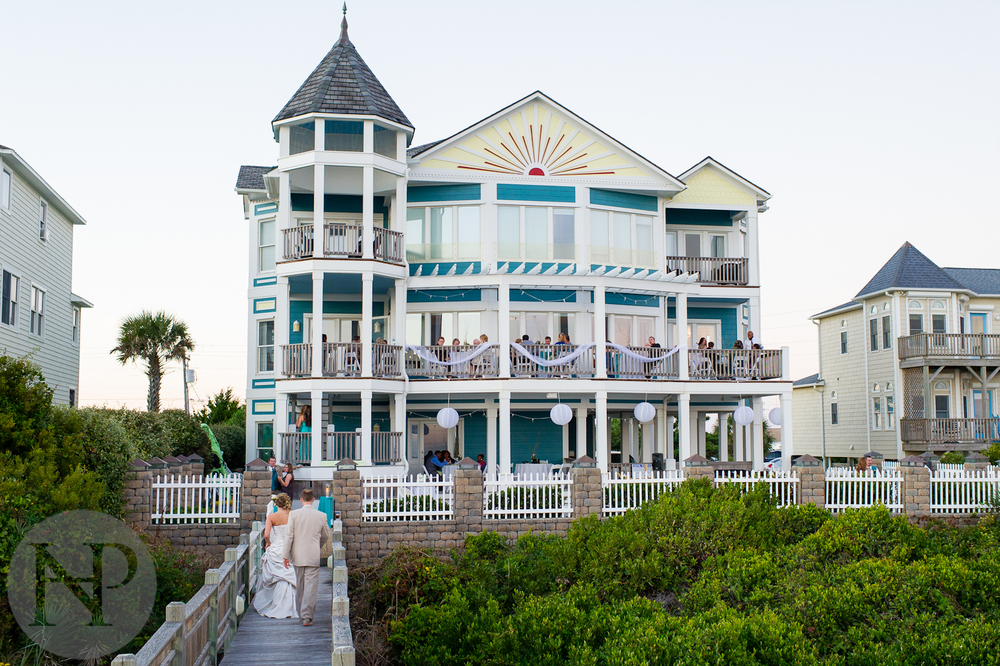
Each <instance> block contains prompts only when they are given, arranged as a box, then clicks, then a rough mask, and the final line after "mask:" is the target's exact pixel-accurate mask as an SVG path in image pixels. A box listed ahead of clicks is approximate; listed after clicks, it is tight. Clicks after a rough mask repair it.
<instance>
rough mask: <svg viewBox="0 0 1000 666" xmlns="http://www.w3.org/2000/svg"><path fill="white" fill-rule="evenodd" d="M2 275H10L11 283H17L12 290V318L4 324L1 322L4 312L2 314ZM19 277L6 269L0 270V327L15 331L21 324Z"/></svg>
mask: <svg viewBox="0 0 1000 666" xmlns="http://www.w3.org/2000/svg"><path fill="white" fill-rule="evenodd" d="M4 273H6V274H8V275H10V277H11V281H15V280H16V281H17V285H16V286H15V288H14V299H13V306H14V307H13V309H12V312H13V315H14V316H13V317H12V321H9V322H5V321H4V320H3V318H4V316H5V314H6V313H5V312H3V275H4ZM20 315H21V275H20V274H18V273H16V272H14V271H12V270H8V269H6V268H3V269H2V270H0V326H4V327H6V328H9V329H12V330H17V329H18V327H19V326H20V324H21V317H20Z"/></svg>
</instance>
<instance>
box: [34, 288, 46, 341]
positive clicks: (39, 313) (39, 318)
mask: <svg viewBox="0 0 1000 666" xmlns="http://www.w3.org/2000/svg"><path fill="white" fill-rule="evenodd" d="M31 332H32V333H33V334H34V335H42V334H43V333H44V332H45V292H44V291H42V290H41V289H39V288H38V287H32V288H31Z"/></svg>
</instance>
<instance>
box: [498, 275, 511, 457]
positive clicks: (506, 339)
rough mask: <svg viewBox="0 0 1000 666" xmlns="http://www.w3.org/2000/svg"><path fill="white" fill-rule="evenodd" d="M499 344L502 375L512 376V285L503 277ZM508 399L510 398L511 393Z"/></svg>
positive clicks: (500, 300) (500, 286)
mask: <svg viewBox="0 0 1000 666" xmlns="http://www.w3.org/2000/svg"><path fill="white" fill-rule="evenodd" d="M497 344H498V345H499V346H498V347H497V354H498V355H499V357H500V376H501V377H510V286H509V285H508V284H507V282H505V281H504V280H503V279H501V280H500V285H499V286H498V287H497ZM507 400H508V401H509V400H510V395H509V394H508V397H507ZM508 453H509V450H508ZM505 473H507V472H505Z"/></svg>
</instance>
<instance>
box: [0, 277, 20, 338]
mask: <svg viewBox="0 0 1000 666" xmlns="http://www.w3.org/2000/svg"><path fill="white" fill-rule="evenodd" d="M20 286H21V279H20V278H19V277H17V276H16V275H13V274H12V273H10V271H4V272H3V284H2V289H3V292H2V294H3V300H2V301H0V303H2V305H0V322H2V323H4V324H6V325H8V326H17V301H18V294H19V293H20V291H19V289H20Z"/></svg>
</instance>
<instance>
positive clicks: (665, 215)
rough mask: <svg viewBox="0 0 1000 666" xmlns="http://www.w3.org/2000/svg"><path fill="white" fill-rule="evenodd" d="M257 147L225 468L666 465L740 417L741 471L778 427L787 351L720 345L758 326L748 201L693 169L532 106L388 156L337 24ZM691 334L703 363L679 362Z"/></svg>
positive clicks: (753, 212)
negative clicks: (618, 434) (615, 437)
mask: <svg viewBox="0 0 1000 666" xmlns="http://www.w3.org/2000/svg"><path fill="white" fill-rule="evenodd" d="M427 103H428V104H437V103H438V102H434V101H432V100H431V99H430V98H428V100H427ZM272 131H273V133H274V136H275V139H276V141H277V143H278V163H277V166H243V167H241V169H240V172H239V177H238V179H237V185H236V191H237V192H238V193H239V194H240V195H241V196H242V199H243V207H244V214H245V216H246V219H247V220H248V222H249V224H250V230H251V231H250V238H251V243H250V249H249V273H248V322H249V326H248V339H247V342H248V347H249V354H248V359H247V361H248V367H247V370H248V382H247V402H248V407H249V409H248V415H247V435H248V439H247V441H248V450H247V455H248V458H254V457H257V456H261V457H265V458H266V457H267V455H268V454H269V453H270V452H271V450H272V447H273V451H274V453H275V454H276V455H277V457H278V458H279V459H281V460H286V461H291V462H294V463H300V464H303V465H306V466H307V468H306V469H303V470H300V471H299V472H296V477H297V478H302V479H323V478H330V475H331V469H330V468H329V467H327V466H328V465H331V464H332V463H334V462H335V461H337V460H339V459H341V458H344V457H347V458H353V459H355V460H357V461H358V462H359V463H360V464H361V465H362V466H363V467H364V468H365V469H370V468H371V467H372V466H382V467H389V468H392V469H391V470H390V469H384V470H383V471H385V472H386V473H389V472H390V471H394V472H395V473H399V472H400V471H406V470H410V471H413V472H418V471H422V465H423V458H424V455H425V452H427V451H430V450H437V449H444V448H447V449H449V450H451V451H452V453H458V454H459V455H460V456H470V457H472V458H475V457H476V456H477V455H478V454H483V455H484V456H485V458H486V461H487V463H488V465H489V467H490V470H491V472H493V473H495V472H497V471H499V472H501V473H507V472H510V471H512V468H513V467H514V466H515V465H517V464H519V463H522V462H524V461H527V460H529V459H531V458H538V459H540V460H547V461H549V462H551V463H560V462H562V461H563V460H564V459H566V458H570V457H572V456H573V455H574V454H575V455H577V456H582V455H584V454H585V453H586V454H589V455H590V456H592V457H594V458H595V459H596V461H597V464H598V466H599V467H601V468H602V469H607V468H608V466H609V465H611V464H614V463H617V462H619V461H623V462H626V463H627V462H628V460H629V457H630V456H631V457H632V458H633V459H635V460H637V461H640V460H641V461H646V462H649V461H652V460H653V455H654V454H660V455H662V456H663V457H664V459H665V460H666V465H668V466H669V465H671V464H674V461H676V460H678V459H680V460H683V459H686V458H688V457H689V456H691V455H693V454H695V453H699V452H702V453H703V452H704V446H705V443H704V442H705V432H704V430H705V419H704V418H700V417H701V416H703V415H705V414H707V413H711V414H721V415H723V417H725V416H726V415H728V414H729V413H732V412H733V411H734V410H736V409H737V407H739V406H740V405H741V404H743V403H745V404H746V405H747V406H748V407H750V408H751V409H752V410H753V412H754V414H755V419H754V422H753V424H752V425H750V426H747V427H746V428H744V427H738V428H737V429H736V430H737V432H736V435H735V440H736V441H734V442H724V444H723V449H722V455H723V456H726V457H729V458H730V459H735V460H747V461H750V460H752V461H753V463H754V465H755V466H757V467H760V466H762V464H763V446H764V444H763V431H762V428H763V413H762V409H763V398H764V397H765V396H771V395H774V396H780V397H781V400H782V405H783V406H784V407H785V411H786V413H788V412H789V411H790V405H791V381H790V379H791V378H790V377H789V376H788V372H787V367H788V354H787V350H780V349H764V350H749V349H748V350H740V349H732V347H733V345H734V343H735V342H736V341H737V340H746V337H747V332H748V331H749V330H754V331H758V332H759V322H760V310H759V298H760V288H759V279H758V275H759V263H758V233H759V232H758V215H759V214H760V213H761V212H762V211H764V210H766V208H767V206H766V205H765V202H766V201H767V200H768V199H769V198H770V194H768V193H767V192H766V191H765V190H763V189H762V188H760V187H758V186H757V185H755V184H753V183H752V182H750V181H749V180H747V179H745V178H743V177H742V176H740V175H739V174H737V173H735V172H734V171H732V170H730V169H729V168H727V167H725V166H724V165H722V164H720V163H719V162H718V161H716V160H714V159H712V158H711V157H706V158H705V159H704V160H702V161H701V162H699V163H698V164H696V165H695V166H693V167H691V168H690V169H688V170H687V171H685V172H684V173H682V174H680V175H679V176H676V177H675V176H672V175H671V174H670V173H668V172H667V171H665V170H664V169H662V168H661V167H659V166H657V165H656V164H654V163H653V162H651V161H649V160H648V159H646V158H645V157H643V156H642V155H640V154H639V153H637V152H635V151H633V150H632V149H630V148H629V147H627V146H624V145H622V144H621V143H620V142H618V141H617V140H615V139H614V138H613V137H611V136H610V135H608V134H606V133H604V132H603V131H602V130H600V129H598V128H596V127H594V126H593V125H591V124H590V123H588V122H587V121H586V120H584V119H583V118H581V117H580V116H578V115H576V114H575V113H574V112H572V111H570V110H569V109H566V108H565V107H563V106H561V105H560V104H559V103H558V102H556V101H554V100H553V99H551V98H550V97H548V96H547V95H545V94H543V93H541V92H535V93H532V94H530V95H528V96H527V97H524V98H523V99H520V100H518V101H516V102H514V103H512V104H511V105H509V106H507V107H505V108H503V109H500V110H499V111H497V112H495V113H492V114H490V115H489V116H487V117H486V118H484V119H482V120H479V121H477V122H475V123H473V124H472V125H470V126H469V127H467V128H465V129H462V130H460V131H457V132H456V133H455V134H453V135H452V136H450V137H448V138H445V139H442V140H439V141H434V142H431V143H423V144H421V145H416V146H412V147H411V143H412V139H413V136H414V128H413V125H412V123H411V122H410V121H409V119H408V118H407V116H406V115H405V114H404V113H403V111H402V110H401V109H400V108H399V106H398V105H397V104H396V102H395V101H394V100H393V99H392V98H391V97H390V95H389V93H388V92H387V91H386V90H385V88H384V87H383V86H382V85H381V83H380V82H379V81H378V79H377V78H376V77H375V75H374V74H373V73H372V72H371V70H370V69H369V68H368V67H367V65H366V64H365V62H364V60H362V59H361V56H360V55H359V54H358V52H357V50H356V49H355V47H354V45H353V44H352V43H351V42H350V40H349V38H348V34H347V25H346V20H345V22H344V24H343V26H342V34H341V37H340V39H339V41H338V42H337V43H336V44H335V45H334V47H333V49H332V50H331V51H330V52H329V53H328V54H327V55H326V57H325V58H324V59H323V60H322V62H321V63H320V64H319V66H318V67H317V68H316V69H315V70H314V71H313V72H312V74H311V75H310V76H309V77H308V78H307V79H306V81H305V82H304V83H303V84H302V85H301V87H300V88H299V90H298V91H297V92H296V93H295V94H294V95H293V96H292V98H291V99H290V100H289V102H288V103H287V104H286V105H285V107H284V108H283V109H282V110H281V111H280V112H279V113H278V115H277V116H276V117H275V119H274V120H273V122H272ZM320 313H321V314H320ZM560 334H564V335H566V336H568V337H569V344H562V345H556V344H552V345H545V344H544V338H545V336H551V339H552V343H556V342H557V340H558V338H559V336H560ZM524 336H527V341H524V340H523V337H524ZM650 337H652V338H654V339H655V341H656V342H657V343H658V345H659V346H658V347H649V346H646V345H647V344H648V341H649V338H650ZM702 337H704V338H706V339H707V340H708V341H711V342H712V343H713V344H714V346H715V349H712V350H697V349H694V347H696V346H697V341H698V340H699V339H700V338H702ZM439 338H443V339H444V342H445V345H443V346H439V345H438V344H437V343H438V340H439ZM456 340H457V341H458V344H457V345H456V344H453V342H454V341H456ZM765 342H766V340H765ZM644 402H645V403H649V405H648V409H647V410H646V411H647V416H648V417H649V420H648V422H640V421H639V420H638V419H637V418H636V415H635V414H634V409H635V407H636V405H637V404H639V403H644ZM556 404H563V405H565V406H566V407H567V408H568V412H566V410H563V411H564V413H565V414H566V420H568V421H569V422H568V423H564V424H562V425H560V424H557V423H556V422H554V421H553V420H552V419H551V418H550V410H551V409H552V408H553V407H554V406H555V405H556ZM303 406H310V407H311V408H312V413H311V422H310V424H309V425H310V428H311V432H310V433H303V432H299V431H297V429H296V427H295V418H296V414H298V413H300V411H301V409H302V407H303ZM449 407H450V408H454V409H456V410H457V412H458V421H457V425H455V427H451V428H447V429H445V428H442V427H441V426H440V425H439V424H438V421H437V419H436V416H437V415H438V413H439V411H440V410H442V409H446V408H449ZM650 410H651V411H650ZM615 418H620V419H622V422H623V423H622V433H623V435H622V448H623V451H621V452H618V451H611V446H610V438H609V423H610V420H611V419H615ZM560 420H561V419H560ZM675 430H676V431H677V432H678V433H679V434H678V436H677V438H678V440H679V445H678V446H676V447H675V445H674V433H675ZM783 438H784V447H783V448H784V452H785V455H786V456H787V455H790V454H791V452H792V428H790V427H787V426H786V427H785V429H784V433H783ZM640 440H641V442H642V444H641V445H640Z"/></svg>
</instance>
